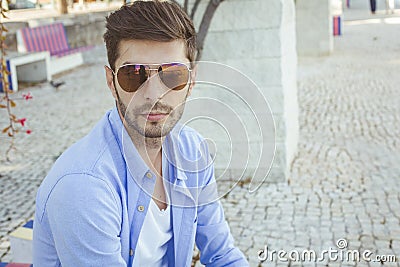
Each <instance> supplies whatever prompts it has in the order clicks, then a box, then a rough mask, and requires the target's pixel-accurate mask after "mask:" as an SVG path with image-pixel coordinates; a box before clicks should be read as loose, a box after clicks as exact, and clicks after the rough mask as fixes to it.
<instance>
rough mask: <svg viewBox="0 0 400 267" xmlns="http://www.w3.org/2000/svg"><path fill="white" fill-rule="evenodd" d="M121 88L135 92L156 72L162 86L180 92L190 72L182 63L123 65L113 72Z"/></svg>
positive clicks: (188, 78) (187, 81)
mask: <svg viewBox="0 0 400 267" xmlns="http://www.w3.org/2000/svg"><path fill="white" fill-rule="evenodd" d="M111 71H112V73H113V75H114V76H116V77H117V80H118V83H119V85H120V86H121V88H122V89H123V90H124V91H126V92H128V93H133V92H136V91H137V90H138V89H139V88H140V87H141V86H142V84H143V83H145V82H146V81H147V80H148V79H149V77H150V76H151V75H150V72H151V71H156V72H157V75H158V77H159V78H160V80H161V82H162V84H164V85H165V86H166V87H167V88H168V89H171V90H175V91H178V90H182V89H183V88H185V86H186V85H187V84H188V83H189V80H190V72H191V71H192V70H191V69H190V68H189V67H188V66H187V65H186V64H184V63H178V62H176V63H175V62H174V63H162V64H131V63H129V64H124V65H121V66H120V67H118V68H117V70H116V71H115V73H114V71H113V70H111Z"/></svg>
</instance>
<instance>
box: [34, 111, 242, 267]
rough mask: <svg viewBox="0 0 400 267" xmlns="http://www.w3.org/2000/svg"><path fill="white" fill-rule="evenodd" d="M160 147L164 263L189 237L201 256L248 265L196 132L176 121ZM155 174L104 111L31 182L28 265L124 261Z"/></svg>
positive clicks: (114, 114)
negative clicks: (166, 229) (168, 232)
mask: <svg viewBox="0 0 400 267" xmlns="http://www.w3.org/2000/svg"><path fill="white" fill-rule="evenodd" d="M162 151H163V168H164V167H165V169H164V170H165V171H166V173H163V176H164V184H165V188H166V191H167V194H168V196H169V199H170V201H171V203H170V204H171V220H172V228H173V237H172V239H171V240H170V241H169V242H168V249H167V254H166V257H167V260H168V266H177V267H182V266H190V263H191V259H192V254H193V247H194V243H195V242H196V244H197V246H198V248H199V249H200V251H201V254H200V255H201V257H200V261H201V262H202V264H205V265H207V266H248V263H247V261H246V259H245V257H244V255H243V254H242V253H241V252H240V251H239V250H238V249H237V248H235V247H234V245H233V238H232V236H231V234H230V230H229V226H228V224H227V222H226V220H225V218H224V213H223V209H222V206H221V204H220V202H219V201H218V200H217V191H216V183H215V178H214V170H213V164H212V161H211V160H210V156H209V153H208V150H207V145H206V143H205V141H204V139H203V138H202V137H201V136H200V135H199V134H198V133H197V132H195V131H194V130H193V129H191V128H189V127H181V126H179V125H177V126H176V127H175V128H174V129H173V130H172V131H171V133H170V134H168V136H167V137H166V139H165V141H164V143H163V148H162ZM164 174H165V175H164ZM155 181H156V176H155V175H154V174H152V173H151V171H150V169H149V168H148V166H147V165H146V164H145V163H144V161H143V160H142V158H141V157H140V156H139V154H138V152H137V150H136V148H135V146H134V145H133V143H132V141H131V140H130V138H129V136H128V135H127V133H126V130H125V128H124V127H123V125H122V122H121V119H120V117H119V115H118V111H117V109H116V108H114V109H112V110H111V111H109V112H107V114H106V115H105V116H104V117H103V118H102V120H101V121H100V122H99V123H98V124H97V125H96V126H95V127H94V129H93V130H92V131H91V132H90V133H89V134H88V135H87V136H86V137H84V138H83V139H82V140H80V141H78V142H77V143H76V144H74V145H73V146H71V147H70V148H69V149H68V150H67V151H65V152H64V153H63V154H62V155H61V156H60V158H59V159H58V160H57V161H56V163H55V164H54V166H53V167H52V169H51V170H50V172H49V173H48V175H47V177H46V178H45V179H44V181H43V182H42V184H41V186H40V188H39V190H38V193H37V197H36V213H35V221H34V227H33V264H34V266H35V267H52V266H63V267H78V266H82V267H89V266H107V267H109V266H112V267H118V266H131V265H132V261H133V259H134V257H135V249H136V245H137V240H138V237H139V233H140V231H141V229H142V226H143V221H144V218H145V216H146V212H147V209H148V208H149V204H150V199H151V196H152V192H153V189H154V185H155Z"/></svg>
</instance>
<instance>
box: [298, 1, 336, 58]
mask: <svg viewBox="0 0 400 267" xmlns="http://www.w3.org/2000/svg"><path fill="white" fill-rule="evenodd" d="M332 23H333V22H332V8H331V0H296V24H297V26H296V30H297V53H298V55H299V56H324V55H329V54H330V53H331V52H332V51H333V24H332Z"/></svg>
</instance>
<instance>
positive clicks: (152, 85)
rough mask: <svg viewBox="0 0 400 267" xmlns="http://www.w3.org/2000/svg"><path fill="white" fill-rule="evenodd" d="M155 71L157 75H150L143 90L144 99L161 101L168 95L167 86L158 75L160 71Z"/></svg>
mask: <svg viewBox="0 0 400 267" xmlns="http://www.w3.org/2000/svg"><path fill="white" fill-rule="evenodd" d="M153 70H154V69H153ZM155 71H156V73H154V74H151V73H149V77H148V78H147V81H146V83H145V84H144V85H143V88H142V89H143V95H144V97H145V98H146V99H149V100H157V99H160V98H162V97H163V96H164V94H165V93H166V90H165V86H164V85H163V83H162V81H161V78H160V76H159V75H158V70H157V69H155Z"/></svg>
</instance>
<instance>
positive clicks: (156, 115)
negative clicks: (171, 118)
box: [142, 113, 168, 121]
mask: <svg viewBox="0 0 400 267" xmlns="http://www.w3.org/2000/svg"><path fill="white" fill-rule="evenodd" d="M167 115H168V113H146V114H142V116H143V117H145V118H146V119H147V120H148V121H160V120H162V119H164V118H165V117H166V116H167Z"/></svg>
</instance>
